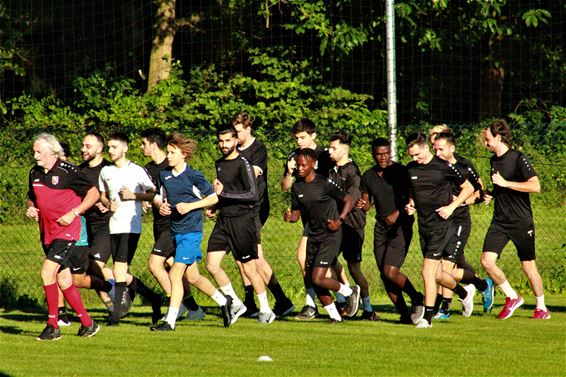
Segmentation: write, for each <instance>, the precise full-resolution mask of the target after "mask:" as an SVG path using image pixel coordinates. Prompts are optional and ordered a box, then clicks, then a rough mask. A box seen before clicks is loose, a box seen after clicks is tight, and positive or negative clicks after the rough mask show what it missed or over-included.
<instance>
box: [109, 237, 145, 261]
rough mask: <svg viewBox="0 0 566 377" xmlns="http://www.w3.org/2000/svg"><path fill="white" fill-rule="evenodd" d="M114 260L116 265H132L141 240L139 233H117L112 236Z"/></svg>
mask: <svg viewBox="0 0 566 377" xmlns="http://www.w3.org/2000/svg"><path fill="white" fill-rule="evenodd" d="M110 240H111V241H112V242H111V244H112V260H113V261H114V263H116V262H122V263H128V265H130V264H131V263H132V260H133V259H134V254H135V253H136V249H137V247H138V242H139V240H140V234H139V233H117V234H111V235H110Z"/></svg>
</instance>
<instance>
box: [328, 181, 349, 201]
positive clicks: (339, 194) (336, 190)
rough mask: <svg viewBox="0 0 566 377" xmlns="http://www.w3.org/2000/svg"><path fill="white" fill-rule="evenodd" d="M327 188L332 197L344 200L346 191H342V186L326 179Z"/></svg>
mask: <svg viewBox="0 0 566 377" xmlns="http://www.w3.org/2000/svg"><path fill="white" fill-rule="evenodd" d="M325 190H326V193H327V194H328V195H330V196H331V197H332V198H334V199H335V200H337V201H343V200H344V198H345V197H346V192H344V191H342V190H341V189H340V187H338V186H336V185H335V184H333V183H331V182H329V181H328V180H327V181H326V189H325Z"/></svg>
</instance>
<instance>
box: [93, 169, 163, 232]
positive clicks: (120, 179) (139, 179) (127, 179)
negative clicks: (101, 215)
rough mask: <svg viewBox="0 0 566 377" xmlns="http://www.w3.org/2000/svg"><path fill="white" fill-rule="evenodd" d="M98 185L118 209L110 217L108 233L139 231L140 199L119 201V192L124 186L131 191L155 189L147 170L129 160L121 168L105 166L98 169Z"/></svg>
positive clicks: (140, 223)
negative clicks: (114, 202)
mask: <svg viewBox="0 0 566 377" xmlns="http://www.w3.org/2000/svg"><path fill="white" fill-rule="evenodd" d="M98 186H99V188H100V192H107V193H108V194H107V196H108V198H109V199H110V200H115V201H117V202H118V209H117V210H116V212H114V213H113V214H112V217H111V218H110V233H111V234H118V233H141V231H142V202H141V200H124V201H121V200H120V195H119V193H120V189H121V188H122V187H124V186H125V187H127V188H128V189H130V191H131V192H133V193H145V192H146V191H147V190H152V189H153V190H155V185H154V184H153V182H152V181H151V177H150V176H149V174H148V173H147V171H146V170H145V169H144V168H142V167H141V166H139V165H137V164H135V163H133V162H131V161H128V162H127V163H126V164H125V165H124V166H122V167H121V168H118V167H117V166H116V165H109V166H105V167H103V168H102V170H101V171H100V176H99V178H98Z"/></svg>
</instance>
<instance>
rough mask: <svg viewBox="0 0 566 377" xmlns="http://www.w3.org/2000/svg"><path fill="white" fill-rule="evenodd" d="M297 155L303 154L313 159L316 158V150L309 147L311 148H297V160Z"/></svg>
mask: <svg viewBox="0 0 566 377" xmlns="http://www.w3.org/2000/svg"><path fill="white" fill-rule="evenodd" d="M299 156H304V157H306V158H309V159H311V160H313V161H316V160H317V156H316V152H315V150H314V149H311V148H303V149H299V151H298V152H297V160H298V159H299Z"/></svg>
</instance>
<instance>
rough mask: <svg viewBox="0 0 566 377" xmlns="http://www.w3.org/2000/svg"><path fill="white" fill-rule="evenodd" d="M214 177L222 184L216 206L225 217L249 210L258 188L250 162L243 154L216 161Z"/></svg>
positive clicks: (255, 198) (251, 207)
mask: <svg viewBox="0 0 566 377" xmlns="http://www.w3.org/2000/svg"><path fill="white" fill-rule="evenodd" d="M215 165H216V177H217V178H218V180H219V181H220V182H221V183H222V184H223V185H224V188H223V190H222V192H221V193H220V195H219V197H218V204H217V206H216V208H217V209H218V210H219V211H220V215H222V216H226V217H235V216H241V215H244V214H246V213H248V212H250V211H251V210H252V209H253V207H254V205H255V204H256V202H257V197H258V189H257V184H256V179H255V174H254V171H253V168H252V165H251V164H250V162H249V161H248V160H247V159H246V158H245V157H243V156H241V155H240V156H238V157H236V158H235V159H233V160H226V159H224V158H221V159H219V160H217V161H216V164H215Z"/></svg>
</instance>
